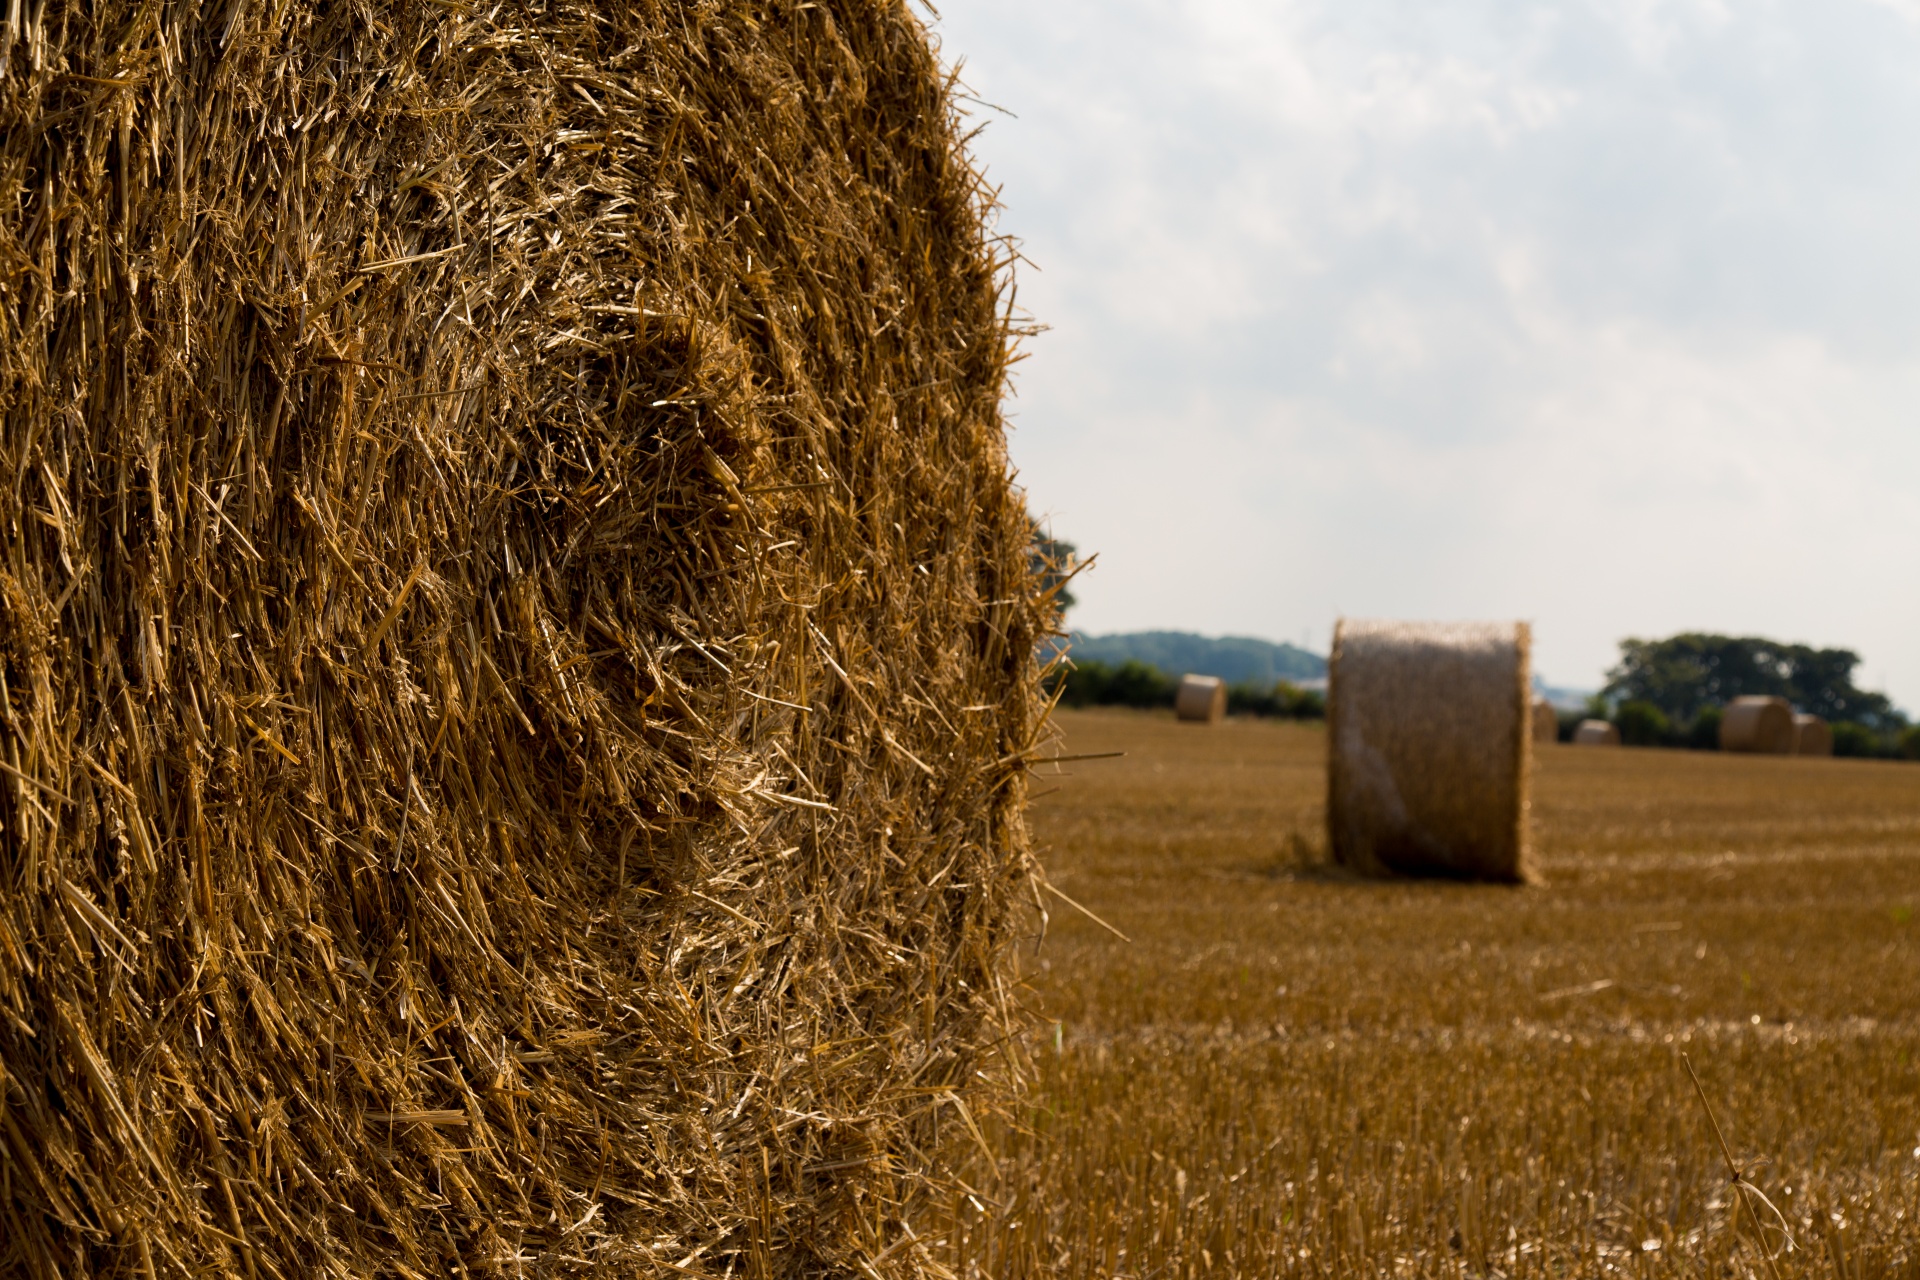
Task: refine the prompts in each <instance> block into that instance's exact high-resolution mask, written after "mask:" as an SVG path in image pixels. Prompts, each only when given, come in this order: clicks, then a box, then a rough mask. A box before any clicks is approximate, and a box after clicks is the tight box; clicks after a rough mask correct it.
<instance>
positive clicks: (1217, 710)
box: [1173, 675, 1227, 724]
mask: <svg viewBox="0 0 1920 1280" xmlns="http://www.w3.org/2000/svg"><path fill="white" fill-rule="evenodd" d="M1173 714H1174V717H1175V718H1176V719H1179V720H1199V721H1203V722H1205V723H1207V724H1218V723H1220V721H1221V720H1222V719H1224V718H1225V717H1226V714H1227V682H1226V681H1225V680H1222V679H1221V678H1220V677H1219V676H1195V675H1185V676H1181V677H1180V689H1179V691H1178V692H1177V693H1175V694H1174V697H1173Z"/></svg>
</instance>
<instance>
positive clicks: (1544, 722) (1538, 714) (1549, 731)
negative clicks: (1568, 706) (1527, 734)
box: [1533, 698, 1560, 746]
mask: <svg viewBox="0 0 1920 1280" xmlns="http://www.w3.org/2000/svg"><path fill="white" fill-rule="evenodd" d="M1533 741H1534V744H1535V745H1536V746H1537V745H1539V744H1541V743H1548V742H1558V741H1560V716H1559V713H1558V712H1556V711H1555V710H1554V709H1553V704H1552V703H1551V702H1548V701H1547V700H1546V699H1545V698H1535V699H1534V700H1533Z"/></svg>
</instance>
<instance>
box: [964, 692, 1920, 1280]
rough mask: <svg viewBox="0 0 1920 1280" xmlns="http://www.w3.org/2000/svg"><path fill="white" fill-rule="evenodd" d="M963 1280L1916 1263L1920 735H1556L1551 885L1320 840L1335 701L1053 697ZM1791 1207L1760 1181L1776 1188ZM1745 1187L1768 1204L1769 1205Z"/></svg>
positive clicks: (1869, 1267)
mask: <svg viewBox="0 0 1920 1280" xmlns="http://www.w3.org/2000/svg"><path fill="white" fill-rule="evenodd" d="M1058 720H1059V723H1060V726H1061V727H1062V729H1063V731H1064V734H1065V746H1066V750H1067V751H1068V752H1071V753H1075V754H1080V753H1099V752H1110V751H1125V752H1126V753H1127V754H1126V756H1125V757H1124V758H1121V759H1113V760H1099V761H1085V762H1080V763H1075V764H1072V765H1067V766H1062V767H1061V768H1062V770H1063V772H1065V771H1070V773H1071V776H1061V777H1059V778H1057V779H1049V778H1042V779H1041V780H1039V781H1038V782H1037V784H1036V787H1035V790H1036V793H1037V796H1038V799H1037V803H1036V805H1035V808H1034V823H1035V827H1036V832H1037V835H1038V836H1039V839H1040V841H1041V844H1042V847H1043V848H1044V849H1046V850H1047V857H1048V860H1049V861H1048V867H1049V873H1050V875H1051V877H1052V879H1053V882H1054V883H1055V884H1056V885H1057V886H1059V888H1060V889H1061V890H1062V891H1064V892H1065V893H1067V894H1070V895H1071V896H1072V897H1073V898H1074V899H1075V900H1077V901H1078V902H1080V903H1083V904H1085V906H1086V907H1087V908H1089V909H1090V910H1091V911H1092V912H1094V913H1096V914H1097V915H1098V916H1100V917H1101V918H1102V919H1104V920H1106V921H1109V922H1111V923H1112V924H1113V925H1114V926H1117V927H1118V928H1119V929H1120V930H1122V931H1124V932H1125V933H1126V934H1127V935H1128V936H1129V937H1130V938H1131V942H1130V943H1122V942H1120V941H1119V940H1118V939H1116V938H1115V937H1113V936H1112V934H1110V933H1108V932H1106V931H1104V930H1103V929H1101V928H1100V927H1099V926H1098V925H1096V924H1094V923H1092V922H1090V921H1089V920H1088V919H1086V918H1085V917H1084V916H1083V915H1081V914H1079V913H1077V912H1075V911H1073V910H1071V909H1069V908H1067V907H1065V905H1064V904H1062V903H1058V902H1056V903H1054V904H1053V905H1054V907H1055V908H1056V909H1055V910H1054V913H1053V918H1052V921H1051V926H1050V929H1049V931H1048V934H1047V937H1046V940H1045V942H1044V944H1043V945H1041V946H1039V947H1037V948H1030V949H1029V950H1028V951H1027V952H1026V957H1027V959H1026V964H1027V975H1026V977H1027V981H1028V983H1029V984H1030V993H1029V999H1030V1003H1032V1004H1033V1005H1034V1006H1035V1007H1036V1008H1037V1009H1038V1011H1039V1012H1040V1013H1041V1015H1042V1017H1043V1021H1042V1023H1041V1025H1040V1027H1039V1029H1038V1032H1037V1034H1036V1035H1035V1036H1034V1037H1033V1042H1032V1046H1031V1049H1030V1052H1031V1053H1032V1055H1033V1058H1034V1060H1035V1067H1036V1074H1035V1080H1034V1084H1033V1087H1032V1089H1031V1090H1030V1092H1029V1094H1028V1095H1027V1097H1026V1098H1025V1099H1024V1100H1023V1102H1022V1104H1021V1107H1020V1111H1019V1115H1018V1118H1017V1121H1016V1122H1015V1123H1011V1124H1007V1125H1004V1126H1002V1127H1001V1128H999V1129H998V1130H996V1131H995V1132H994V1133H992V1134H991V1135H990V1137H991V1140H992V1141H993V1143H994V1145H995V1146H996V1148H997V1153H998V1154H999V1156H1000V1160H999V1163H998V1167H997V1171H996V1172H995V1173H994V1175H993V1176H992V1177H990V1178H985V1179H983V1183H982V1185H981V1186H980V1187H979V1193H980V1194H979V1195H978V1196H976V1197H974V1198H973V1199H972V1200H971V1201H970V1202H968V1203H966V1204H964V1205H963V1206H962V1208H961V1213H960V1217H959V1221H957V1222H956V1223H955V1224H954V1225H955V1234H954V1236H953V1237H952V1238H951V1242H950V1243H951V1245H952V1246H953V1248H954V1250H955V1252H956V1254H957V1257H956V1258H955V1261H957V1262H958V1263H959V1264H960V1269H961V1271H962V1273H963V1274H975V1275H979V1274H984V1275H991V1276H994V1277H1001V1278H1004V1277H1011V1276H1039V1275H1048V1276H1063V1277H1064V1276H1072V1277H1079V1276H1087V1277H1096V1276H1098V1277H1105V1276H1133V1277H1141V1278H1143V1280H1144V1278H1145V1277H1149V1276H1153V1277H1176V1276H1201V1275H1207V1276H1230V1275H1243V1276H1285V1275H1339V1276H1401V1275H1407V1276H1413V1275H1420V1276H1427V1275H1433V1276H1482V1275H1486V1276H1493V1275H1498V1276H1563V1275H1598V1274H1620V1275H1631V1276H1642V1277H1658V1276H1714V1277H1719V1276H1744V1275H1749V1274H1752V1275H1762V1276H1764V1275H1769V1274H1770V1271H1769V1264H1768V1262H1767V1260H1766V1259H1765V1258H1763V1257H1762V1255H1761V1253H1760V1252H1759V1251H1758V1250H1757V1249H1756V1247H1755V1241H1754V1235H1755V1233H1754V1231H1753V1228H1752V1225H1751V1223H1750V1222H1747V1221H1742V1222H1741V1223H1739V1225H1738V1226H1736V1224H1735V1216H1734V1206H1733V1197H1734V1195H1735V1194H1736V1193H1735V1192H1734V1191H1733V1189H1732V1188H1731V1186H1730V1184H1729V1179H1728V1177H1727V1173H1726V1169H1725V1165H1724V1162H1723V1160H1722V1156H1721V1153H1720V1150H1719V1148H1718V1147H1717V1145H1716V1144H1715V1142H1714V1139H1713V1136H1712V1134H1711V1132H1710V1130H1709V1129H1708V1127H1707V1124H1706V1120H1705V1118H1704V1115H1703V1113H1702V1110H1701V1106H1700V1102H1699V1100H1698V1099H1697V1098H1696V1097H1695V1096H1694V1094H1693V1091H1692V1086H1691V1085H1690V1084H1689V1083H1688V1081H1687V1077H1686V1073H1685V1071H1684V1069H1683V1066H1682V1063H1681V1055H1682V1054H1683V1053H1685V1054H1687V1055H1688V1056H1689V1057H1690V1058H1691V1060H1692V1062H1693V1063H1694V1065H1695V1067H1696V1069H1697V1070H1698V1071H1699V1073H1700V1076H1701V1079H1702V1081H1703V1084H1704V1085H1705V1090H1706V1094H1707V1097H1708V1098H1709V1099H1711V1101H1712V1104H1713V1106H1714V1108H1715V1110H1716V1111H1717V1112H1718V1114H1719V1117H1720V1122H1721V1124H1722V1126H1723V1127H1724V1128H1725V1129H1726V1130H1727V1134H1728V1138H1729V1140H1730V1142H1731V1144H1732V1146H1733V1149H1734V1152H1735V1154H1736V1155H1737V1156H1738V1157H1739V1158H1740V1159H1742V1160H1747V1161H1753V1162H1756V1163H1752V1164H1749V1165H1748V1166H1747V1167H1748V1170H1749V1172H1750V1173H1751V1175H1752V1177H1753V1178H1754V1180H1755V1182H1756V1183H1757V1185H1759V1186H1760V1187H1761V1188H1763V1189H1764V1190H1765V1192H1766V1193H1767V1195H1768V1196H1769V1197H1770V1198H1771V1200H1772V1202H1773V1203H1774V1204H1776V1205H1778V1206H1779V1209H1780V1212H1781V1215H1782V1219H1783V1221H1784V1222H1785V1224H1786V1225H1787V1226H1788V1227H1790V1228H1791V1230H1792V1233H1793V1238H1794V1241H1795V1243H1796V1245H1797V1247H1796V1248H1794V1249H1792V1250H1786V1249H1784V1248H1783V1247H1782V1246H1783V1241H1782V1238H1781V1235H1780V1233H1779V1232H1778V1231H1777V1230H1776V1231H1774V1232H1773V1233H1772V1234H1771V1235H1770V1237H1769V1243H1770V1246H1771V1248H1772V1251H1773V1252H1774V1254H1775V1255H1776V1256H1775V1257H1774V1259H1773V1266H1775V1267H1777V1269H1778V1273H1779V1274H1780V1275H1781V1276H1783V1277H1787V1276H1803V1275H1821V1276H1834V1275H1839V1276H1843V1277H1846V1278H1847V1280H1869V1278H1871V1277H1882V1276H1913V1275H1920V1068H1916V1063H1915V1054H1916V1050H1920V1017H1917V1016H1916V1010H1920V921H1916V920H1915V919H1914V910H1915V908H1916V907H1917V906H1920V769H1915V768H1913V767H1912V766H1903V765H1897V764H1882V763H1873V762H1860V761H1842V760H1797V759H1763V758H1752V757H1746V758H1738V757H1726V756H1720V755H1715V754H1692V753H1682V752H1667V751H1603V750H1581V749H1577V748H1568V747H1549V748H1545V749H1544V750H1543V751H1542V752H1541V757H1540V759H1539V762H1538V766H1537V774H1536V782H1535V793H1534V819H1535V821H1534V833H1535V840H1536V842H1537V847H1538V849H1539V852H1540V858H1539V864H1540V867H1541V869H1542V871H1543V872H1544V874H1545V877H1546V881H1547V883H1546V885H1545V886H1544V887H1539V888H1529V889H1515V888H1507V887H1493V886H1484V885H1471V884H1460V883H1446V882H1435V881H1424V882H1422V881H1395V882H1388V881H1364V880H1358V879H1354V878H1351V877H1347V876H1344V875H1342V874H1340V873H1338V872H1336V871H1333V870H1331V869H1329V868H1328V867H1327V866H1326V865H1325V857H1324V842H1323V840H1322V837H1321V836H1320V835H1319V832H1320V830H1321V827H1322V812H1323V803H1324V788H1325V771H1324V745H1325V739H1324V737H1323V736H1322V731H1321V730H1320V729H1319V728H1318V727H1317V726H1302V725H1295V724H1276V723H1272V722H1256V721H1230V722H1229V723H1227V724H1226V725H1224V726H1222V727H1219V728H1215V729H1207V728H1204V727H1195V726H1189V725H1178V724H1175V723H1174V722H1173V721H1172V720H1171V719H1170V718H1166V717H1164V716H1156V715H1148V714H1140V713H1115V712H1079V713H1062V714H1061V715H1060V716H1059V717H1058ZM1761 1212H1762V1213H1763V1214H1765V1209H1764V1208H1763V1209H1762V1210H1761ZM1742 1216H1743V1217H1744V1215H1742Z"/></svg>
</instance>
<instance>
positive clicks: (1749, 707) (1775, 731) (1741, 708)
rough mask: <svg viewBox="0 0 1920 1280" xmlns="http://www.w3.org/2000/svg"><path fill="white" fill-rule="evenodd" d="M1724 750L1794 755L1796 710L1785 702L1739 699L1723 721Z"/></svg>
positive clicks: (1753, 697) (1757, 696)
mask: <svg viewBox="0 0 1920 1280" xmlns="http://www.w3.org/2000/svg"><path fill="white" fill-rule="evenodd" d="M1720 749H1721V750H1722V751H1737V752H1742V753H1746V754H1751V755H1775V756H1784V755H1790V754H1792V752H1793V708H1792V707H1790V706H1788V705H1787V700H1786V699H1785V698H1773V697H1764V696H1759V695H1748V696H1746V697H1741V698H1735V699H1734V700H1733V701H1732V702H1731V703H1729V704H1728V705H1727V710H1726V714H1724V715H1722V716H1721V717H1720Z"/></svg>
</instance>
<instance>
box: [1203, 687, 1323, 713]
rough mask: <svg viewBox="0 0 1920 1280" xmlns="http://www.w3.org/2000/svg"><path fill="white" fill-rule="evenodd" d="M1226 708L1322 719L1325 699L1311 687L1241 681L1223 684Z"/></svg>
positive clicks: (1235, 710)
mask: <svg viewBox="0 0 1920 1280" xmlns="http://www.w3.org/2000/svg"><path fill="white" fill-rule="evenodd" d="M1227 711H1228V712H1229V713H1231V714H1233V715H1250V716H1278V717H1280V718H1282V719H1287V720H1324V719H1326V718H1327V700H1326V698H1325V697H1323V696H1322V695H1320V694H1319V693H1316V692H1315V691H1313V690H1312V689H1302V688H1301V687H1300V686H1299V685H1296V684H1290V683H1289V682H1287V681H1285V680H1276V681H1275V682H1274V683H1272V684H1270V685H1269V684H1265V683H1262V682H1261V681H1258V680H1243V681H1241V682H1240V683H1238V684H1230V685H1228V686H1227Z"/></svg>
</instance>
